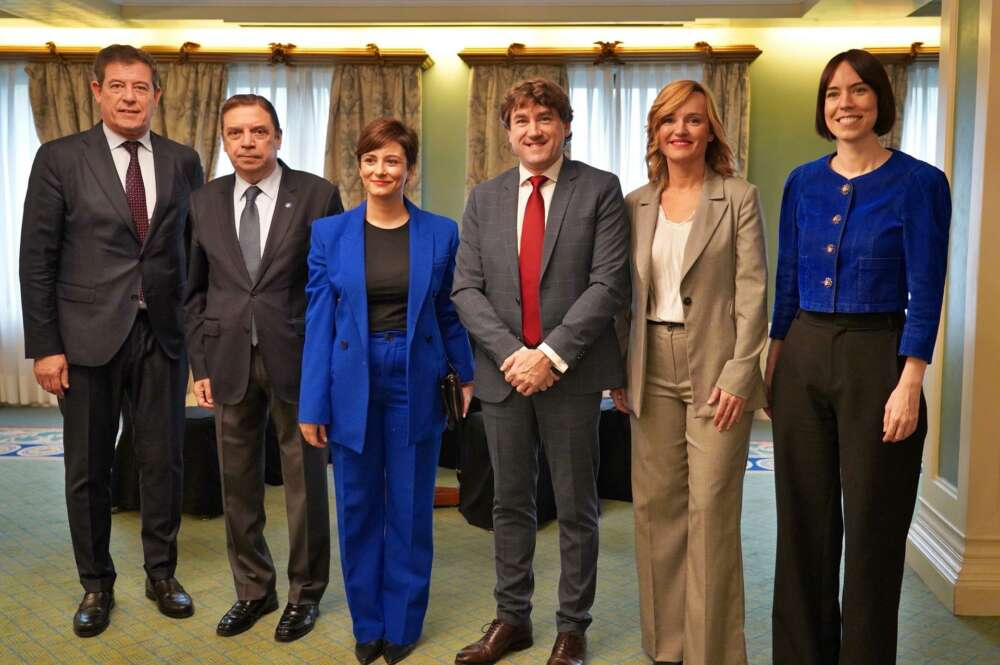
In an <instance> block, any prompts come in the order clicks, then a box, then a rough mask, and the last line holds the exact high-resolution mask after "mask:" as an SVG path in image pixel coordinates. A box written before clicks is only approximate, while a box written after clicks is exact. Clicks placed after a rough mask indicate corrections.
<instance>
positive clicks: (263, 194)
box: [185, 95, 343, 642]
mask: <svg viewBox="0 0 1000 665" xmlns="http://www.w3.org/2000/svg"><path fill="white" fill-rule="evenodd" d="M222 141H223V146H224V148H225V150H226V154H227V155H228V156H229V159H230V161H231V162H232V164H233V168H234V169H235V171H236V173H235V174H234V175H230V176H225V177H223V178H218V179H216V180H213V181H212V182H210V183H208V184H207V185H205V186H204V187H203V188H202V189H200V190H199V191H198V192H197V193H196V194H195V195H194V196H192V197H191V227H192V243H191V269H190V279H189V281H188V289H187V296H186V302H185V306H186V311H187V332H188V347H189V350H190V356H191V368H192V371H193V373H194V379H195V383H194V392H195V395H196V397H197V399H198V404H199V405H201V406H203V407H207V408H214V410H215V432H216V439H217V441H218V445H219V466H220V468H221V469H222V488H223V506H224V510H225V520H226V544H227V549H228V551H229V564H230V567H231V568H232V571H233V577H234V579H235V584H236V597H237V601H236V603H235V604H234V605H233V606H232V608H230V609H229V611H228V612H226V614H225V615H224V616H223V617H222V619H221V621H219V625H218V627H217V629H216V632H217V633H218V634H219V635H222V636H231V635H237V634H239V633H242V632H244V631H245V630H247V629H249V628H250V627H251V626H253V625H254V623H255V622H256V621H257V619H259V618H260V617H261V615H263V614H266V613H268V612H272V611H274V610H276V609H277V608H278V598H277V595H276V593H275V577H276V575H275V569H274V562H273V561H272V559H271V553H270V551H269V550H268V547H267V543H266V542H265V540H264V521H265V516H264V430H265V426H266V425H267V418H268V413H270V416H271V419H272V420H273V422H274V425H275V429H276V432H277V435H278V446H279V450H280V453H281V473H282V478H283V480H284V485H285V506H286V508H287V511H288V535H289V540H290V550H289V562H288V577H289V589H288V604H287V605H286V606H285V611H284V613H283V614H282V616H281V619H280V621H279V622H278V626H277V628H276V630H275V633H274V636H275V639H277V640H279V641H282V642H288V641H291V640H295V639H298V638H299V637H302V636H303V635H305V634H306V633H308V632H309V631H310V630H312V628H313V626H314V625H315V622H316V617H317V616H318V615H319V609H318V608H319V601H320V598H321V597H322V596H323V591H324V590H325V589H326V585H327V581H328V580H329V572H330V524H329V512H328V503H327V491H326V486H327V479H326V463H327V455H328V453H327V451H326V449H325V448H318V447H313V446H310V445H308V444H307V443H306V442H305V440H304V439H303V438H302V436H301V434H300V433H299V427H298V402H299V378H300V373H301V368H302V342H303V335H304V334H305V312H306V291H305V285H306V280H307V276H308V275H307V272H308V268H307V263H306V257H307V255H308V252H309V235H310V228H309V227H310V224H311V223H312V221H313V220H314V219H318V218H320V217H328V216H330V215H335V214H337V213H340V212H342V211H343V207H342V206H341V203H340V194H339V193H338V191H337V188H336V187H335V186H334V185H332V184H330V183H329V182H327V181H326V180H324V179H322V178H320V177H317V176H315V175H312V174H309V173H304V172H302V171H294V170H292V169H290V168H288V166H286V165H285V164H284V163H282V162H280V161H279V160H278V149H279V148H280V147H281V125H280V124H279V123H278V114H277V113H276V112H275V110H274V107H273V106H272V105H271V103H270V102H269V101H268V100H267V99H265V98H264V97H260V96H258V95H234V96H233V97H230V98H229V99H228V100H226V102H225V103H224V104H223V106H222Z"/></svg>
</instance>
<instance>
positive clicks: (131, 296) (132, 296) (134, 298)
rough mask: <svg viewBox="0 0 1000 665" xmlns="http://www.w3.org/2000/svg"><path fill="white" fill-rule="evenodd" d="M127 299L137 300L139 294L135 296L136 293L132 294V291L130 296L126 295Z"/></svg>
mask: <svg viewBox="0 0 1000 665" xmlns="http://www.w3.org/2000/svg"><path fill="white" fill-rule="evenodd" d="M128 299H129V300H138V299H139V296H137V295H136V294H134V293H133V294H132V295H130V296H129V297H128Z"/></svg>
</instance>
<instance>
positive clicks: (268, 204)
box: [233, 164, 281, 255]
mask: <svg viewBox="0 0 1000 665" xmlns="http://www.w3.org/2000/svg"><path fill="white" fill-rule="evenodd" d="M234 175H235V176H236V186H235V187H233V213H234V217H233V219H234V220H235V221H236V237H237V238H239V237H240V215H242V214H243V208H244V207H246V199H245V198H244V195H245V194H246V192H247V189H249V188H250V187H251V186H252V185H257V187H258V188H259V189H260V194H258V195H257V199H256V200H255V201H254V204H255V205H256V206H257V218H258V219H260V252H261V255H263V253H264V247H265V246H266V245H267V234H268V232H269V231H270V230H271V218H272V217H274V206H275V203H276V202H277V200H278V186H279V185H280V184H281V165H280V164H278V165H276V166H275V167H274V170H273V171H271V173H270V174H269V175H267V176H265V177H264V178H262V179H261V180H260V182H253V183H251V182H247V181H246V180H244V179H243V178H241V177H240V176H239V174H238V173H237V174H234Z"/></svg>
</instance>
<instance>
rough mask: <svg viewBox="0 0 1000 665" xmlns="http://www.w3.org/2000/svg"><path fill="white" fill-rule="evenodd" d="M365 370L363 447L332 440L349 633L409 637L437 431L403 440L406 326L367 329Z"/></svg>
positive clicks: (426, 569) (426, 557)
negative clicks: (367, 388) (367, 390)
mask: <svg viewBox="0 0 1000 665" xmlns="http://www.w3.org/2000/svg"><path fill="white" fill-rule="evenodd" d="M369 370H370V374H371V380H370V394H369V399H368V414H367V429H366V434H365V445H364V449H363V450H362V452H361V453H360V454H359V453H355V452H354V451H352V450H349V449H347V448H345V447H344V446H340V445H337V444H336V443H333V444H332V456H333V480H334V486H335V490H336V502H337V525H338V529H337V531H338V538H339V541H340V565H341V570H342V571H343V575H344V589H345V591H346V594H347V604H348V607H349V608H350V611H351V619H352V621H353V623H354V637H355V639H356V640H357V641H358V642H370V641H372V640H377V639H380V638H381V639H385V640H387V641H389V642H392V643H394V644H409V643H412V642H416V641H417V639H418V638H419V637H420V632H421V629H422V627H423V622H424V615H425V614H426V612H427V601H428V595H429V592H430V580H431V562H432V559H433V550H434V546H433V527H434V525H433V514H432V513H433V510H434V484H435V480H436V477H437V462H438V455H439V454H440V449H441V431H440V429H436V430H435V431H434V432H428V433H427V436H426V437H424V438H423V439H422V440H417V441H412V442H410V441H408V440H407V438H408V435H407V431H408V428H409V425H408V421H409V419H408V417H407V408H408V399H407V388H406V335H405V333H402V332H399V331H389V332H381V333H373V334H372V335H371V336H370V337H369ZM350 389H351V387H350V386H336V387H335V388H334V394H336V391H337V390H350Z"/></svg>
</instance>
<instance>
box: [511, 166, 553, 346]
mask: <svg viewBox="0 0 1000 665" xmlns="http://www.w3.org/2000/svg"><path fill="white" fill-rule="evenodd" d="M529 180H530V182H531V194H530V195H529V196H528V205H527V206H526V207H525V208H524V221H523V222H522V223H521V253H520V255H519V261H518V263H519V268H520V273H521V335H522V336H523V337H524V344H525V345H526V346H528V347H531V348H534V347H536V346H538V345H539V344H540V343H541V341H542V305H541V302H540V300H541V299H540V296H539V287H540V282H541V279H542V245H543V244H544V243H545V201H544V200H543V199H542V189H541V187H542V184H543V183H544V182H545V181H546V180H548V178H547V177H545V176H543V175H536V176H532V177H531V178H529Z"/></svg>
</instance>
